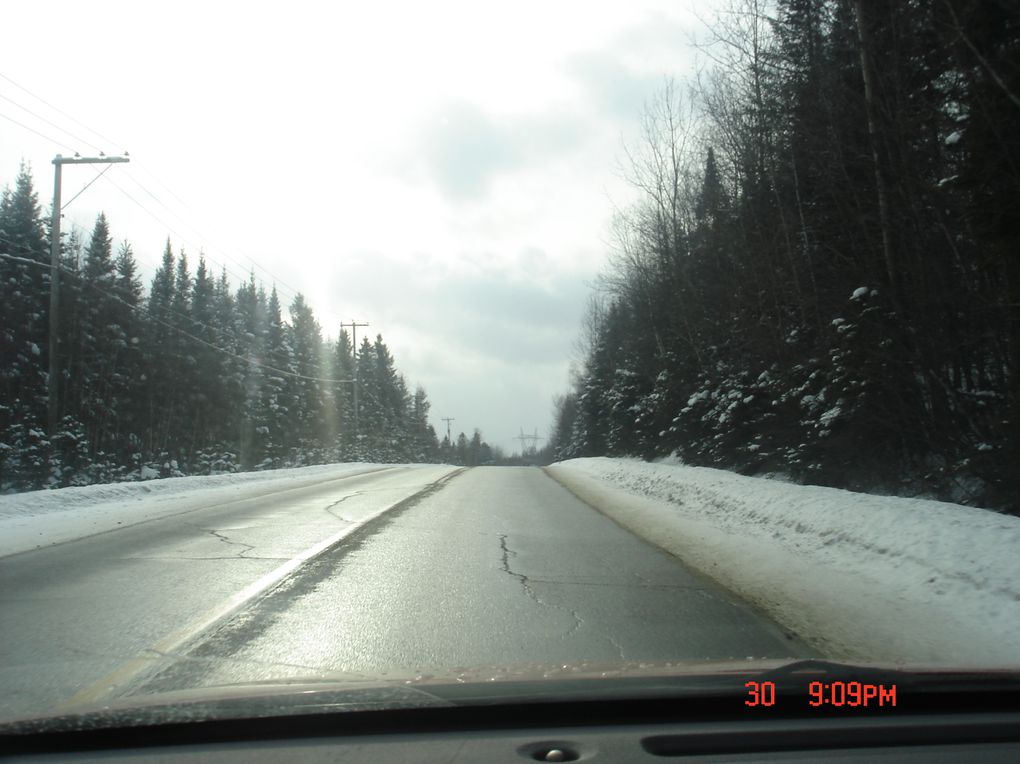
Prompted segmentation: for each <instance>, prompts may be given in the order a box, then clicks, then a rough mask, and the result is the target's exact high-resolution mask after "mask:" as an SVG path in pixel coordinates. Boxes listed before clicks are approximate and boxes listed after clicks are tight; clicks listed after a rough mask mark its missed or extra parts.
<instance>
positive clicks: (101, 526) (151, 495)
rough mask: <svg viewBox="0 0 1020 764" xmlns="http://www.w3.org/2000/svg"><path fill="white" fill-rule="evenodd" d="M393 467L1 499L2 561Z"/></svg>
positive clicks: (236, 476) (285, 472) (331, 468)
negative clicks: (202, 509)
mask: <svg viewBox="0 0 1020 764" xmlns="http://www.w3.org/2000/svg"><path fill="white" fill-rule="evenodd" d="M398 466H406V465H395V464H363V463H352V464H320V465H316V466H314V467H298V468H296V469H282V470H265V471H263V472H237V473H232V474H226V475H205V476H198V477H179V478H165V479H163V480H145V481H141V482H136V483H107V484H104V485H89V486H83V487H81V488H60V489H58V490H53V491H29V492H26V493H18V494H11V495H8V496H0V557H2V556H4V555H8V554H15V553H17V552H24V551H27V550H29V549H37V548H38V547H41V546H51V545H53V544H59V543H61V542H64V541H70V540H72V539H77V538H82V537H84V536H92V535H94V534H96V533H103V532H104V531H110V530H114V529H115V528H123V527H126V526H129V525H137V524H138V523H144V522H146V521H149V520H155V519H156V518H159V517H166V516H167V515H174V514H178V513H180V512H188V511H190V510H192V509H196V508H198V507H203V506H208V505H210V504H218V503H222V502H225V501H237V500H240V499H246V498H249V497H251V496H255V495H263V494H265V493H269V492H272V491H275V490H279V491H284V490H289V489H291V488H300V487H301V486H303V485H309V484H311V483H316V482H320V481H322V480H326V479H330V478H341V477H347V476H350V475H356V474H359V473H363V472H373V471H376V470H381V469H390V468H393V467H398Z"/></svg>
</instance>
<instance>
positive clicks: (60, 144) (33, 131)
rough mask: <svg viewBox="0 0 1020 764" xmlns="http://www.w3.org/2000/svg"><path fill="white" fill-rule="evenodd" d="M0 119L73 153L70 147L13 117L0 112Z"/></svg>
mask: <svg viewBox="0 0 1020 764" xmlns="http://www.w3.org/2000/svg"><path fill="white" fill-rule="evenodd" d="M0 117H3V118H4V119H7V120H10V121H11V122H13V123H14V124H16V125H17V126H18V127H22V128H24V129H25V130H28V131H29V132H30V133H35V134H36V135H38V136H39V137H40V138H42V139H44V140H47V141H49V142H50V143H55V144H56V145H58V146H60V147H61V148H64V149H67V150H68V151H74V149H73V148H72V147H70V146H68V145H67V144H66V143H61V142H60V141H58V140H56V139H55V138H51V137H50V136H48V135H44V134H43V133H40V132H39V131H38V130H36V129H35V128H34V127H29V126H28V125H26V124H25V123H24V122H19V121H18V120H16V119H15V118H14V117H11V116H9V115H7V114H4V113H2V112H0Z"/></svg>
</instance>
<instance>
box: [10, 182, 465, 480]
mask: <svg viewBox="0 0 1020 764" xmlns="http://www.w3.org/2000/svg"><path fill="white" fill-rule="evenodd" d="M59 278H60V290H59V296H60V302H59V315H60V320H59V339H58V361H59V364H58V366H59V369H60V378H59V388H58V389H59V399H58V401H57V410H58V412H59V413H58V426H57V427H56V429H55V431H53V432H49V431H48V428H47V405H48V393H47V387H48V360H47V359H48V354H49V342H48V331H49V299H50V297H49V295H50V272H49V241H48V234H47V229H46V226H45V225H44V224H43V221H42V219H41V214H40V208H39V203H38V198H37V195H36V192H35V190H34V188H33V182H32V177H31V173H30V172H29V170H28V169H27V168H26V167H24V166H23V167H22V169H21V172H20V173H19V175H18V177H17V179H16V181H15V184H14V187H13V188H10V187H8V188H7V189H6V190H5V191H4V193H3V197H2V200H0V283H2V284H3V300H2V304H0V358H2V365H0V491H2V492H7V491H12V490H27V489H34V488H41V487H58V486H69V485H84V484H89V483H95V482H109V481H114V480H123V479H138V478H145V477H156V476H164V477H166V476H179V475H190V474H210V473H214V472H226V471H235V470H243V469H266V468H273V467H283V466H299V465H303V464H314V463H323V462H335V461H374V462H413V461H436V460H437V458H438V457H439V456H440V453H441V444H440V443H439V442H438V440H437V437H436V433H435V431H434V429H433V427H432V426H431V425H430V424H429V421H428V415H429V405H430V404H429V400H428V396H427V395H426V392H425V390H424V388H422V387H421V386H418V387H416V388H415V389H414V390H412V389H411V388H410V387H409V385H408V384H407V382H406V380H405V379H404V377H403V375H402V374H401V373H400V372H399V371H398V370H397V368H396V365H395V361H394V358H393V355H392V353H391V352H390V350H389V348H388V347H387V346H386V344H385V342H384V341H383V338H382V336H381V335H377V336H376V337H375V339H374V340H372V339H370V338H368V337H365V338H363V339H362V340H361V343H360V345H359V346H358V347H357V348H355V347H354V346H353V343H352V341H351V337H350V336H349V335H348V333H347V332H346V331H345V330H341V331H340V332H339V335H338V337H337V339H336V340H329V339H327V338H326V337H325V336H324V335H323V331H322V328H321V326H320V324H319V323H318V321H317V320H316V318H315V316H314V314H313V312H312V309H311V307H310V306H309V305H308V303H307V301H306V300H305V299H304V297H303V296H301V295H300V294H298V295H297V296H296V297H295V298H294V299H293V301H292V302H291V303H290V305H289V307H288V310H287V313H288V318H289V320H285V319H284V317H283V309H282V306H281V303H280V299H279V295H278V294H277V291H276V289H275V287H274V288H272V289H271V290H269V291H268V292H267V291H266V289H265V288H264V287H263V286H262V285H261V284H259V283H257V282H256V281H255V278H254V276H253V275H252V276H251V277H250V278H249V279H248V280H247V281H246V282H244V283H242V284H240V285H238V286H237V287H236V288H235V287H234V286H233V285H232V284H231V283H230V281H229V280H228V278H227V274H226V272H225V271H223V272H221V273H220V274H219V275H218V276H217V275H216V274H214V273H213V272H212V271H211V270H210V269H209V266H208V264H207V263H206V261H205V259H204V257H202V256H201V255H199V257H198V262H197V266H196V267H195V268H194V269H192V268H191V265H190V264H189V261H188V257H187V256H186V254H185V253H184V252H183V251H182V252H179V253H175V252H174V251H173V248H172V246H171V244H170V242H169V241H167V244H166V248H165V250H164V252H163V257H162V261H161V263H160V266H159V267H158V269H157V270H156V272H155V275H154V276H153V278H152V282H151V285H150V287H149V289H148V290H147V291H146V290H145V289H143V286H142V282H141V280H140V278H139V276H138V266H137V263H136V261H135V258H134V255H133V252H132V248H131V246H130V244H128V243H123V244H121V245H120V246H119V247H117V248H116V252H115V251H114V243H113V239H112V237H111V233H110V226H109V222H108V221H107V219H106V217H105V216H104V215H102V214H101V215H99V217H98V219H97V220H96V222H95V226H94V228H93V229H92V232H91V235H90V236H88V238H87V241H86V240H84V237H83V236H82V235H81V234H80V233H79V232H77V231H73V232H72V233H71V234H69V235H68V236H67V237H66V238H65V239H64V240H63V241H62V242H61V255H60V277H59ZM355 380H357V384H356V385H355ZM355 387H356V388H357V389H356V390H355ZM355 393H356V394H357V411H355ZM462 437H463V436H462ZM444 441H445V439H444ZM442 452H443V453H444V454H445V453H447V452H449V455H451V456H454V457H456V456H457V455H458V454H457V452H456V448H455V447H453V448H451V447H450V445H449V444H445V443H444V444H443V446H442ZM465 453H466V452H465Z"/></svg>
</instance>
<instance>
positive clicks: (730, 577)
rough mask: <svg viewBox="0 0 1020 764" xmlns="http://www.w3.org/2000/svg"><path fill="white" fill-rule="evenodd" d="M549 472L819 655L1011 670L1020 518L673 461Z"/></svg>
mask: <svg viewBox="0 0 1020 764" xmlns="http://www.w3.org/2000/svg"><path fill="white" fill-rule="evenodd" d="M547 469H548V471H549V472H550V474H552V475H553V476H554V477H556V478H557V479H558V480H560V481H561V482H562V483H564V484H565V485H566V486H567V487H568V488H570V489H571V490H572V491H573V492H574V493H576V494H577V495H578V496H579V497H581V498H582V499H584V500H586V501H588V503H590V504H591V505H593V506H595V507H597V508H598V509H600V510H602V511H603V512H604V513H605V514H607V515H609V516H610V517H612V518H613V519H614V520H615V521H616V522H618V523H619V524H620V525H623V526H624V527H626V528H630V529H631V530H633V531H634V532H635V533H637V534H638V535H640V536H642V537H644V538H646V539H647V540H649V541H651V542H653V543H655V544H656V545H658V546H660V547H661V548H663V549H665V550H667V551H668V552H671V553H672V554H674V555H676V556H677V557H679V558H680V559H681V560H683V561H684V562H685V563H686V564H687V565H688V566H689V567H691V568H693V569H696V570H698V571H701V572H702V573H704V574H705V575H707V576H709V577H711V578H713V579H715V580H717V581H719V582H720V583H722V584H723V585H724V586H726V587H727V588H729V589H730V590H732V591H734V592H736V593H738V594H739V595H741V596H742V597H743V598H744V599H745V600H747V601H749V602H750V603H752V604H753V605H755V606H756V607H758V608H759V609H761V610H762V611H764V612H766V613H768V614H769V615H771V616H772V617H773V618H774V619H775V620H777V621H778V622H779V623H780V624H782V625H783V626H785V627H786V628H787V629H789V630H791V631H793V632H794V633H796V634H797V635H798V636H799V637H801V638H802V639H804V640H805V641H807V642H808V643H809V644H811V645H813V646H814V647H816V648H817V649H818V651H819V653H821V654H822V655H823V656H824V657H829V658H836V659H842V660H870V661H880V662H889V661H891V662H910V663H915V664H916V663H931V664H940V665H944V664H953V665H957V666H988V665H999V666H1003V665H1005V666H1013V667H1015V666H1017V665H1020V518H1017V517H1011V516H1008V515H1002V514H997V513H995V512H991V511H988V510H982V509H974V508H972V507H965V506H960V505H957V504H947V503H943V502H938V501H926V500H920V499H902V498H893V497H887V496H874V495H870V494H861V493H853V492H850V491H842V490H837V489H833V488H821V487H817V486H801V485H792V484H789V483H783V482H779V481H775V480H768V479H764V478H751V477H743V476H741V475H736V474H734V473H731V472H724V471H722V470H715V469H707V468H702V467H687V466H683V465H680V464H677V463H666V462H663V463H655V464H648V463H645V462H641V461H637V460H631V459H607V458H596V459H573V460H570V461H567V462H560V463H558V464H554V465H552V466H551V467H549V468H547Z"/></svg>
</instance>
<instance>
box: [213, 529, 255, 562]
mask: <svg viewBox="0 0 1020 764" xmlns="http://www.w3.org/2000/svg"><path fill="white" fill-rule="evenodd" d="M205 532H206V533H208V534H211V535H213V536H215V537H216V538H218V539H219V540H220V541H222V542H223V543H224V544H229V545H230V546H240V547H244V548H243V549H242V550H241V551H240V552H238V553H237V554H236V555H235V556H236V557H244V556H245V555H246V554H248V552H254V551H255V547H253V546H252V545H251V544H245V543H244V542H243V541H231V540H230V539H229V538H227V537H226V536H224V535H223V534H222V533H220V532H219V531H215V530H213V529H212V528H206V529H205Z"/></svg>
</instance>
